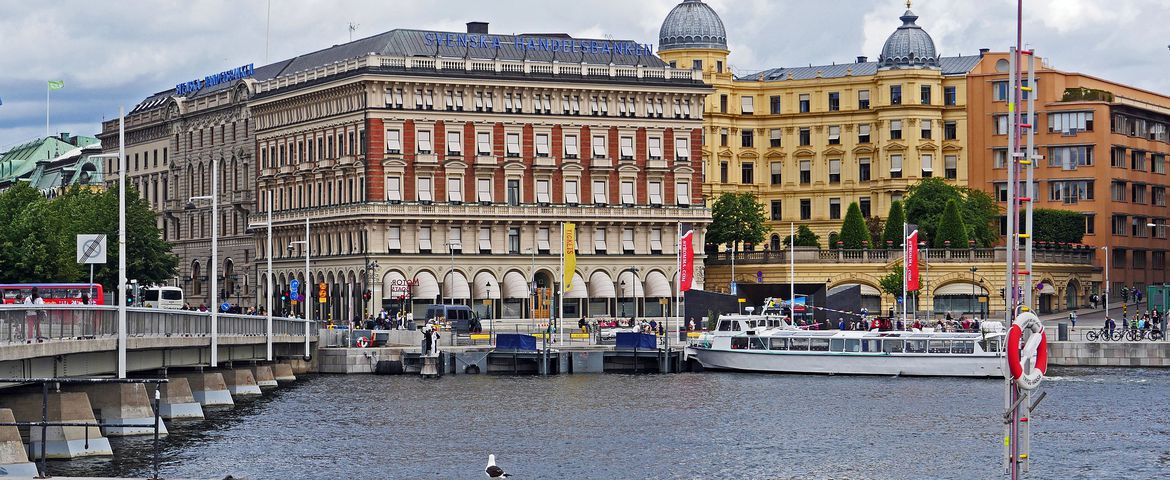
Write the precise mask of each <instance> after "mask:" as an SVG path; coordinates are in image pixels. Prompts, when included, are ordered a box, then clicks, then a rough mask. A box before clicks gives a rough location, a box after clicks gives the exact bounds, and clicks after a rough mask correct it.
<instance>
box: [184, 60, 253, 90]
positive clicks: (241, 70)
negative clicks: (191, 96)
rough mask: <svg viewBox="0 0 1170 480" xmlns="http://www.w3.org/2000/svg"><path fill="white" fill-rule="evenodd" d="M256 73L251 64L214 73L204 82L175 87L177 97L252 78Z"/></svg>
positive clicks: (204, 78) (195, 81)
mask: <svg viewBox="0 0 1170 480" xmlns="http://www.w3.org/2000/svg"><path fill="white" fill-rule="evenodd" d="M255 73H256V71H255V69H253V68H252V64H251V63H249V64H247V65H244V66H242V67H236V68H233V69H231V70H224V71H222V72H219V73H213V74H211V75H208V76H206V77H203V79H202V80H200V79H195V80H191V81H190V82H183V83H180V84H178V85H175V95H186V94H188V93H191V92H197V91H199V89H201V88H206V87H214V86H216V85H219V84H221V83H225V82H231V81H235V80H239V79H241V78H247V77H251V76H252V75H254V74H255Z"/></svg>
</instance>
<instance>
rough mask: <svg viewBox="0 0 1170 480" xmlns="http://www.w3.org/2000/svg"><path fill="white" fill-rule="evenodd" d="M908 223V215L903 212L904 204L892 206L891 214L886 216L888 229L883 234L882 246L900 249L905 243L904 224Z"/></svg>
mask: <svg viewBox="0 0 1170 480" xmlns="http://www.w3.org/2000/svg"><path fill="white" fill-rule="evenodd" d="M903 223H906V213H905V212H904V211H903V210H902V202H899V201H895V202H894V203H891V204H890V214H889V215H886V228H885V231H884V232H883V233H882V242H881V243H882V245H883V246H884V245H891V246H892V247H898V246H900V245H902V242H903V239H902V237H903V233H904V232H903V231H902V228H903V226H902V224H903Z"/></svg>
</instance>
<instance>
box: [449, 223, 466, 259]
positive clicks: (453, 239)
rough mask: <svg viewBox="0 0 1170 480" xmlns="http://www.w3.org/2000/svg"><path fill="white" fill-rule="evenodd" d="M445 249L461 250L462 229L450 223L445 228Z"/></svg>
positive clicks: (455, 251)
mask: <svg viewBox="0 0 1170 480" xmlns="http://www.w3.org/2000/svg"><path fill="white" fill-rule="evenodd" d="M447 249H448V250H449V251H451V252H454V253H461V252H463V229H461V228H459V226H457V225H452V226H451V227H449V228H448V230H447Z"/></svg>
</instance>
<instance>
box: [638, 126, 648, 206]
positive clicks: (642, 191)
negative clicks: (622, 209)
mask: <svg viewBox="0 0 1170 480" xmlns="http://www.w3.org/2000/svg"><path fill="white" fill-rule="evenodd" d="M646 162H647V152H646V128H645V127H639V128H638V131H637V132H636V133H635V134H634V164H635V165H637V166H638V180H637V181H635V182H634V201H635V202H637V203H638V204H639V205H646V204H647V203H649V201H650V198H649V195H647V193H646V190H647V187H646Z"/></svg>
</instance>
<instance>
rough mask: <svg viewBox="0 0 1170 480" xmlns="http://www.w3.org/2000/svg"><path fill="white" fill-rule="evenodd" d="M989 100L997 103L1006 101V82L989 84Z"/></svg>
mask: <svg viewBox="0 0 1170 480" xmlns="http://www.w3.org/2000/svg"><path fill="white" fill-rule="evenodd" d="M991 98H992V99H993V100H995V101H997V102H1006V101H1007V100H1008V82H1007V81H1006V80H1004V81H998V82H991Z"/></svg>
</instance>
